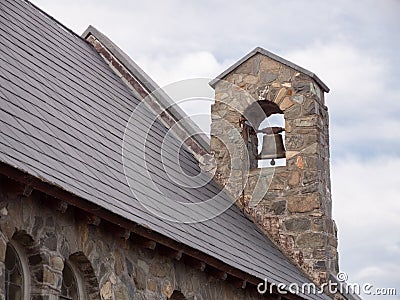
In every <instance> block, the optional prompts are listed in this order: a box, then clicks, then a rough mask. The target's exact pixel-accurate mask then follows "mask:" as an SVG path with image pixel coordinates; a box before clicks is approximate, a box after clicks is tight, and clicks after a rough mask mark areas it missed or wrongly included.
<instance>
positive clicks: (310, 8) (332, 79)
mask: <svg viewBox="0 0 400 300" xmlns="http://www.w3.org/2000/svg"><path fill="white" fill-rule="evenodd" d="M33 3H34V4H36V5H38V6H39V7H40V8H42V9H43V10H45V11H46V12H48V13H49V14H50V15H52V16H53V17H55V18H56V19H58V20H59V21H61V22H62V23H63V24H64V25H66V26H67V27H69V28H71V29H72V30H74V31H75V32H77V33H79V34H81V33H82V32H83V31H84V30H85V29H86V27H87V26H88V25H89V24H92V25H94V26H95V27H96V28H97V29H98V30H100V31H102V32H103V33H105V34H106V35H107V36H108V37H109V38H110V39H111V40H113V41H114V42H115V43H116V44H118V45H119V46H120V47H121V48H122V49H123V50H124V51H125V52H126V53H128V54H129V55H130V56H131V58H133V59H134V60H135V61H136V62H137V63H138V64H139V65H140V66H141V67H142V68H143V69H144V70H145V71H146V72H147V73H148V74H149V75H150V76H152V77H153V79H154V80H155V81H156V82H157V83H158V84H159V85H160V86H163V85H166V84H168V83H171V82H174V81H176V80H181V79H187V78H194V77H199V76H200V77H210V78H213V77H214V76H216V75H218V74H219V73H221V72H222V71H223V70H224V69H226V68H227V67H228V66H229V65H230V64H232V63H234V62H235V61H236V60H238V59H239V58H241V57H242V56H244V55H245V54H246V53H247V52H249V51H251V50H252V49H253V48H255V47H256V46H261V47H264V48H266V49H267V50H269V51H271V52H274V53H276V54H278V55H280V56H282V57H284V58H286V59H288V60H291V61H293V62H295V63H296V64H298V65H301V66H303V67H305V68H307V69H309V70H311V71H313V72H315V73H316V74H317V75H318V76H319V77H320V78H321V79H322V80H323V81H324V82H325V83H326V84H327V85H328V86H329V87H330V88H331V92H330V93H329V94H328V95H327V105H328V107H329V111H330V117H331V128H330V129H331V151H332V153H331V155H332V193H333V203H334V218H335V219H336V222H337V224H338V227H339V243H340V244H339V251H340V267H341V270H342V271H345V272H347V273H348V275H349V281H350V282H358V283H366V282H367V283H371V284H374V286H375V287H378V288H389V287H396V288H397V293H398V294H400V271H399V268H400V175H399V173H400V84H399V82H400V55H399V54H398V52H399V49H400V1H399V0H374V1H373V0H363V1H362V0H355V1H344V0H337V1H329V2H328V1H317V0H308V1H305V0H296V1H295V0H285V1H271V0H260V1H243V0H240V1H238V0H231V1H211V0H206V1H196V2H195V1H187V0H186V1H184V0H167V1H137V0H131V1H120V0H113V1H99V0H96V1H94V0H88V1H81V0H69V1H53V0H33ZM202 108H203V109H205V111H208V107H207V105H204V107H202ZM196 109H199V108H198V107H197V108H196ZM368 299H400V295H398V296H397V297H396V298H393V297H389V296H381V297H372V296H371V297H368Z"/></svg>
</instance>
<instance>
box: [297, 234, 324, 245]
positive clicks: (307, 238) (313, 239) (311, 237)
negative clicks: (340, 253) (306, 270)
mask: <svg viewBox="0 0 400 300" xmlns="http://www.w3.org/2000/svg"><path fill="white" fill-rule="evenodd" d="M324 245H325V238H324V236H323V233H321V232H305V233H302V234H299V235H298V237H297V238H296V246H297V247H299V248H304V249H319V248H323V247H324Z"/></svg>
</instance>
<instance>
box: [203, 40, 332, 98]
mask: <svg viewBox="0 0 400 300" xmlns="http://www.w3.org/2000/svg"><path fill="white" fill-rule="evenodd" d="M258 53H259V54H262V55H265V56H267V57H269V58H271V59H273V60H275V61H277V62H279V63H281V64H284V65H286V66H288V67H290V68H292V69H294V70H296V71H299V72H300V73H303V74H305V75H308V76H310V77H311V78H312V79H313V80H315V82H316V83H317V84H318V85H319V86H320V87H321V88H322V90H323V91H324V92H326V93H329V87H328V86H327V85H326V84H325V83H324V82H323V81H322V80H321V79H319V78H318V76H317V75H315V74H314V73H313V72H311V71H308V70H306V69H304V68H302V67H300V66H298V65H296V64H294V63H292V62H290V61H288V60H286V59H284V58H282V57H280V56H278V55H276V54H274V53H272V52H270V51H268V50H265V49H264V48H261V47H257V48H255V49H254V50H253V51H251V52H250V53H248V54H247V55H245V56H244V57H242V58H241V59H239V60H238V61H237V62H236V63H234V64H233V65H232V66H230V67H229V68H228V69H226V70H225V71H224V72H222V73H221V74H219V75H218V76H217V77H215V79H213V80H211V81H210V86H211V87H212V88H215V86H216V84H217V83H218V81H220V80H222V79H223V78H224V77H226V76H227V75H229V74H230V73H231V72H233V71H234V70H235V69H236V68H237V67H239V66H240V65H241V64H243V63H244V62H245V61H247V60H248V59H250V58H251V57H253V56H254V55H256V54H258Z"/></svg>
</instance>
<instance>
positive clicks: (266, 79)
mask: <svg viewBox="0 0 400 300" xmlns="http://www.w3.org/2000/svg"><path fill="white" fill-rule="evenodd" d="M277 77H278V75H277V74H275V73H271V72H268V71H261V72H260V83H264V84H265V83H270V82H272V81H274V80H276V78H277Z"/></svg>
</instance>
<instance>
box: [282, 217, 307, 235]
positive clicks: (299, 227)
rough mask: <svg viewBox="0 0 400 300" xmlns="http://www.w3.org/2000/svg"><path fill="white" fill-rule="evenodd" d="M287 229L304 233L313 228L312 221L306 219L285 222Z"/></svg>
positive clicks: (292, 219)
mask: <svg viewBox="0 0 400 300" xmlns="http://www.w3.org/2000/svg"><path fill="white" fill-rule="evenodd" d="M285 227H286V229H287V230H289V231H294V232H302V231H306V230H309V229H310V228H311V220H310V219H309V218H306V217H299V218H291V219H287V220H285Z"/></svg>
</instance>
